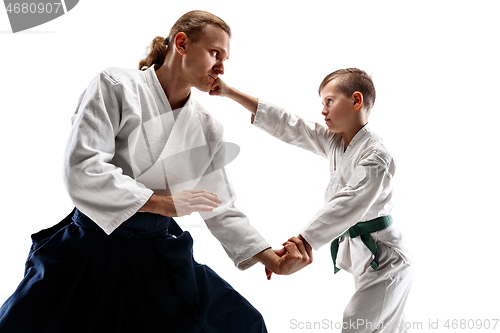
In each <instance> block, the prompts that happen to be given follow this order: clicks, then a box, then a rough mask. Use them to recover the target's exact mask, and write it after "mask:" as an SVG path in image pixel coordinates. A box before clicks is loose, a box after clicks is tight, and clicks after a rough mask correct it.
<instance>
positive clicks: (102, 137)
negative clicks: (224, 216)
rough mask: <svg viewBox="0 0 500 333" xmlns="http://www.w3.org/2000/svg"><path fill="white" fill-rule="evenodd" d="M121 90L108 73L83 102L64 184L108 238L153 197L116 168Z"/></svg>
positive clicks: (68, 150) (75, 120)
mask: <svg viewBox="0 0 500 333" xmlns="http://www.w3.org/2000/svg"><path fill="white" fill-rule="evenodd" d="M121 89H122V87H120V84H119V83H118V82H116V81H115V80H113V79H112V78H110V77H109V76H108V75H107V74H106V73H105V72H102V73H100V74H99V75H98V76H97V77H96V78H94V80H93V81H92V82H91V84H90V85H89V87H88V88H87V89H86V91H85V92H84V94H83V95H82V96H81V97H80V101H79V104H78V108H77V111H76V113H75V115H74V116H73V125H72V130H71V134H70V138H69V141H68V145H67V147H66V153H65V159H64V180H65V184H66V187H67V189H68V192H69V195H70V197H71V199H72V200H73V202H74V204H75V206H76V207H77V208H78V209H79V210H81V211H82V212H83V213H84V214H85V215H87V216H88V217H89V218H90V219H92V220H93V221H94V222H95V223H97V224H98V225H99V226H100V227H101V228H102V229H103V230H104V231H105V232H106V233H107V234H110V233H111V232H113V230H114V229H116V228H117V227H118V226H119V225H120V224H121V223H122V222H123V221H125V220H126V219H128V218H129V217H131V216H132V215H133V214H134V213H136V212H137V211H138V210H139V208H141V207H142V206H143V205H144V204H145V203H146V201H147V200H148V199H149V198H150V197H151V195H152V194H153V191H151V190H150V189H147V188H146V187H145V186H144V185H142V184H140V183H138V182H136V181H135V180H134V179H132V178H131V177H129V176H127V175H124V174H123V171H122V169H121V168H120V167H118V166H116V165H114V164H113V162H112V159H113V157H114V156H115V138H116V137H117V136H118V135H123V133H120V130H121V128H122V125H123V124H122V123H121V122H122V121H123V120H122V117H123V115H122V114H121V113H122V109H123V106H122V105H121V102H122V101H121V98H122V97H123V96H121V95H120V94H121ZM125 134H126V133H125Z"/></svg>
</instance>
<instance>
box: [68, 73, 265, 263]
mask: <svg viewBox="0 0 500 333" xmlns="http://www.w3.org/2000/svg"><path fill="white" fill-rule="evenodd" d="M175 114H176V115H177V116H175ZM72 121H73V130H72V132H71V136H70V139H69V141H68V146H67V151H66V159H65V166H64V167H65V183H66V185H67V187H68V192H69V194H70V196H71V198H72V200H73V202H74V203H75V205H76V207H77V208H78V209H79V210H80V211H81V212H83V213H84V214H85V215H87V216H88V217H89V218H91V219H92V220H93V221H94V222H95V223H96V224H98V225H99V226H100V227H101V228H102V229H103V230H104V231H105V232H106V233H107V234H110V233H112V232H113V231H114V230H115V229H116V228H117V227H118V226H119V225H120V224H121V223H122V222H123V221H125V220H127V219H128V218H129V217H131V216H132V215H134V214H135V213H136V212H137V211H138V210H139V209H140V208H141V207H142V206H143V205H144V204H145V203H146V201H148V199H149V198H150V197H151V195H152V194H153V192H155V193H158V194H175V193H179V192H182V191H183V190H190V189H195V188H198V189H205V190H209V191H212V192H214V193H217V195H218V196H219V198H220V199H221V200H222V201H223V203H222V204H221V205H219V207H218V208H216V209H214V210H213V211H212V212H207V213H201V215H202V217H203V219H204V220H205V222H206V224H207V226H208V228H209V229H210V231H211V232H212V233H213V234H214V236H215V237H216V238H217V239H218V240H219V241H220V242H221V244H222V246H223V247H224V249H225V250H226V252H227V253H228V255H229V257H230V258H231V260H233V262H234V263H235V265H236V266H237V267H239V268H240V269H245V268H248V267H250V266H251V265H253V264H254V263H255V262H256V261H255V260H254V259H252V257H253V256H254V255H255V254H257V253H259V252H260V251H262V250H264V249H266V248H268V247H270V245H269V244H268V243H267V242H266V241H265V239H264V238H263V237H262V236H261V235H260V234H259V232H258V231H257V230H255V229H254V228H253V227H252V226H251V225H250V223H249V221H248V218H247V217H246V216H245V215H244V214H243V213H242V212H241V211H240V210H239V209H237V208H236V207H235V206H234V202H235V200H236V196H235V193H234V191H233V188H232V186H231V183H230V182H229V180H228V177H227V174H226V172H225V170H224V168H223V167H222V166H223V164H224V161H222V162H221V159H224V147H225V145H224V143H223V138H222V132H223V130H222V126H221V125H220V124H219V123H218V122H217V121H216V120H215V119H214V118H212V117H211V115H210V114H209V113H208V112H207V111H206V110H205V109H204V108H203V107H202V106H201V105H200V104H198V103H197V102H195V101H193V100H192V99H191V98H189V100H188V101H187V102H186V104H185V106H184V107H183V108H182V109H180V110H174V111H172V109H171V107H170V104H169V101H168V99H167V96H166V95H165V93H164V91H163V89H162V87H161V85H160V82H159V81H158V78H157V76H156V73H155V71H154V68H153V66H151V67H150V68H149V69H147V70H145V71H139V70H124V69H119V68H110V69H107V70H105V71H102V72H101V73H100V74H99V75H98V76H97V77H96V78H94V80H93V81H92V83H91V84H90V85H89V87H88V88H87V90H86V91H85V92H84V93H83V94H82V96H81V97H80V101H79V103H78V108H77V110H76V112H75V114H74V116H73V119H72ZM214 165H215V166H214ZM207 170H209V171H212V172H207Z"/></svg>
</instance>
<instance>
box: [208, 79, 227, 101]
mask: <svg viewBox="0 0 500 333" xmlns="http://www.w3.org/2000/svg"><path fill="white" fill-rule="evenodd" d="M230 89H231V88H229V87H228V85H227V84H226V83H224V81H222V80H221V79H220V78H217V80H215V81H214V84H213V85H212V89H211V90H210V91H209V92H208V94H209V95H212V96H220V97H227V96H228V93H229V90H230Z"/></svg>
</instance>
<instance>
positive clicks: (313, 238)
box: [300, 159, 392, 250]
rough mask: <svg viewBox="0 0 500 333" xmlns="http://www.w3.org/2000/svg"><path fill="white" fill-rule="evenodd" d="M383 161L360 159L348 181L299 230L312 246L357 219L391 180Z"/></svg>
mask: <svg viewBox="0 0 500 333" xmlns="http://www.w3.org/2000/svg"><path fill="white" fill-rule="evenodd" d="M391 178H392V176H391V174H390V173H389V171H388V170H387V167H385V166H384V165H383V164H380V163H377V162H374V161H373V160H372V159H369V160H364V161H362V162H360V163H359V164H358V165H357V166H356V168H355V170H354V172H353V175H352V176H351V178H350V179H349V181H348V182H347V185H346V186H345V187H344V188H343V189H341V190H340V191H339V192H337V193H336V194H335V195H333V197H332V198H331V199H330V201H329V202H328V204H326V205H325V206H324V207H323V208H322V209H321V210H320V211H319V212H318V213H317V214H316V215H315V216H314V217H313V218H312V220H311V221H310V222H309V224H308V225H307V226H306V227H305V228H304V229H303V230H302V231H301V232H300V234H301V235H302V236H303V237H304V239H305V240H306V241H307V242H308V243H309V244H310V245H311V247H312V248H313V249H315V250H318V249H319V248H320V247H322V246H323V245H325V244H327V243H329V242H331V241H332V240H334V239H335V238H337V237H339V236H340V235H342V234H343V233H344V232H346V231H347V230H348V229H349V228H350V227H352V226H353V225H355V224H356V223H358V222H360V221H361V219H362V218H363V217H364V216H365V214H366V213H367V212H368V210H369V209H370V208H371V207H372V205H373V204H374V203H375V201H376V200H377V199H378V198H379V196H380V194H381V193H382V191H383V190H384V189H385V188H387V187H388V186H389V184H390V181H391Z"/></svg>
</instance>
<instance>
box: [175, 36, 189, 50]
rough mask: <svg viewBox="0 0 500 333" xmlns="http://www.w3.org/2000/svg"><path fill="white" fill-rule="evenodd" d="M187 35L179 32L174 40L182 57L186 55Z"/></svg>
mask: <svg viewBox="0 0 500 333" xmlns="http://www.w3.org/2000/svg"><path fill="white" fill-rule="evenodd" d="M187 38H188V37H187V35H186V34H185V33H184V32H179V33H178V34H177V35H176V36H175V39H174V45H175V50H176V51H177V52H179V53H180V54H181V55H184V54H185V53H186V42H187Z"/></svg>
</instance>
